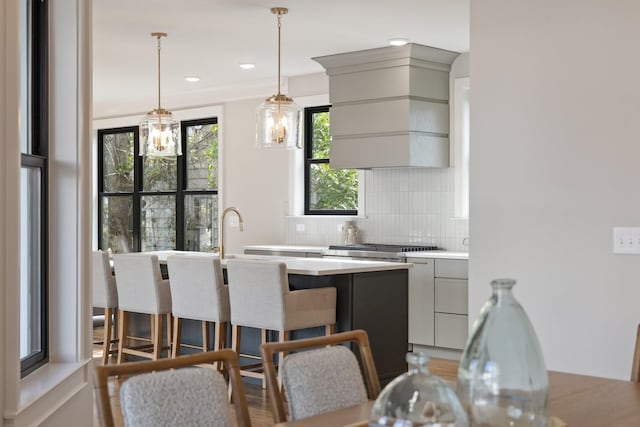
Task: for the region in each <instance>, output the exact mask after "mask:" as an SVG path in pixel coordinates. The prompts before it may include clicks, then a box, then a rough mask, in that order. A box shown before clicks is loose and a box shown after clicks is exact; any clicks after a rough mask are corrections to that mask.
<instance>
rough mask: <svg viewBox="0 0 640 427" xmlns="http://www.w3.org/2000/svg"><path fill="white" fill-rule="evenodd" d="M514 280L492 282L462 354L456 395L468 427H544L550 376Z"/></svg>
mask: <svg viewBox="0 0 640 427" xmlns="http://www.w3.org/2000/svg"><path fill="white" fill-rule="evenodd" d="M515 283H516V282H515V280H513V279H498V280H494V281H492V282H491V286H492V288H493V294H492V295H491V298H490V299H489V301H487V303H486V304H485V305H484V307H483V308H482V310H481V312H480V316H479V318H478V319H477V320H476V322H475V324H474V326H473V331H472V332H471V335H470V337H469V340H468V341H467V345H466V347H465V349H464V352H463V353H462V359H461V360H460V367H459V369H458V383H457V388H456V392H457V394H458V397H459V398H460V401H461V402H462V405H463V406H464V408H465V410H466V411H467V412H468V414H469V421H470V425H471V426H472V427H489V426H491V427H504V426H508V427H545V426H546V425H547V396H548V388H549V386H548V384H549V382H548V376H547V370H546V368H545V364H544V358H543V356H542V351H541V349H540V344H539V343H538V338H537V336H536V333H535V331H534V330H533V326H532V325H531V322H530V321H529V318H528V316H527V314H526V313H525V311H524V309H523V308H522V306H521V305H520V304H519V303H518V301H516V299H515V298H514V297H513V294H512V292H511V289H512V288H513V286H514V285H515Z"/></svg>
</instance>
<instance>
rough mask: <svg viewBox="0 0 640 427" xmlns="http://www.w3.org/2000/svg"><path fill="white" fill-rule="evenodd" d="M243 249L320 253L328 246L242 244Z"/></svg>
mask: <svg viewBox="0 0 640 427" xmlns="http://www.w3.org/2000/svg"><path fill="white" fill-rule="evenodd" d="M243 249H252V250H258V251H283V252H305V253H306V252H313V253H319V254H321V253H322V252H323V251H326V250H327V249H329V247H328V246H303V245H249V246H243Z"/></svg>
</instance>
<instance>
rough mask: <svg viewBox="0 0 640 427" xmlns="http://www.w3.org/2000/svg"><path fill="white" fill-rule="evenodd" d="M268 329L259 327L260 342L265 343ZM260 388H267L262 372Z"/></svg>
mask: <svg viewBox="0 0 640 427" xmlns="http://www.w3.org/2000/svg"><path fill="white" fill-rule="evenodd" d="M268 332H269V331H268V330H267V329H260V343H261V344H266V342H267V333H268ZM262 388H263V389H265V388H267V379H266V378H265V375H264V372H263V374H262Z"/></svg>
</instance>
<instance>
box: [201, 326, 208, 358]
mask: <svg viewBox="0 0 640 427" xmlns="http://www.w3.org/2000/svg"><path fill="white" fill-rule="evenodd" d="M202 351H209V322H207V321H206V320H203V321H202Z"/></svg>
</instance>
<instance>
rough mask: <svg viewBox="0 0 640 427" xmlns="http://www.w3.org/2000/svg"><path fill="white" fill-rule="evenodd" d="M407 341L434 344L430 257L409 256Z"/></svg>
mask: <svg viewBox="0 0 640 427" xmlns="http://www.w3.org/2000/svg"><path fill="white" fill-rule="evenodd" d="M407 262H411V263H413V267H412V268H410V269H409V342H410V343H414V344H421V345H435V334H434V331H435V325H434V317H433V315H434V308H435V304H434V298H433V295H434V276H433V275H434V271H435V268H434V266H435V263H434V260H432V259H425V258H409V259H407Z"/></svg>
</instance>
